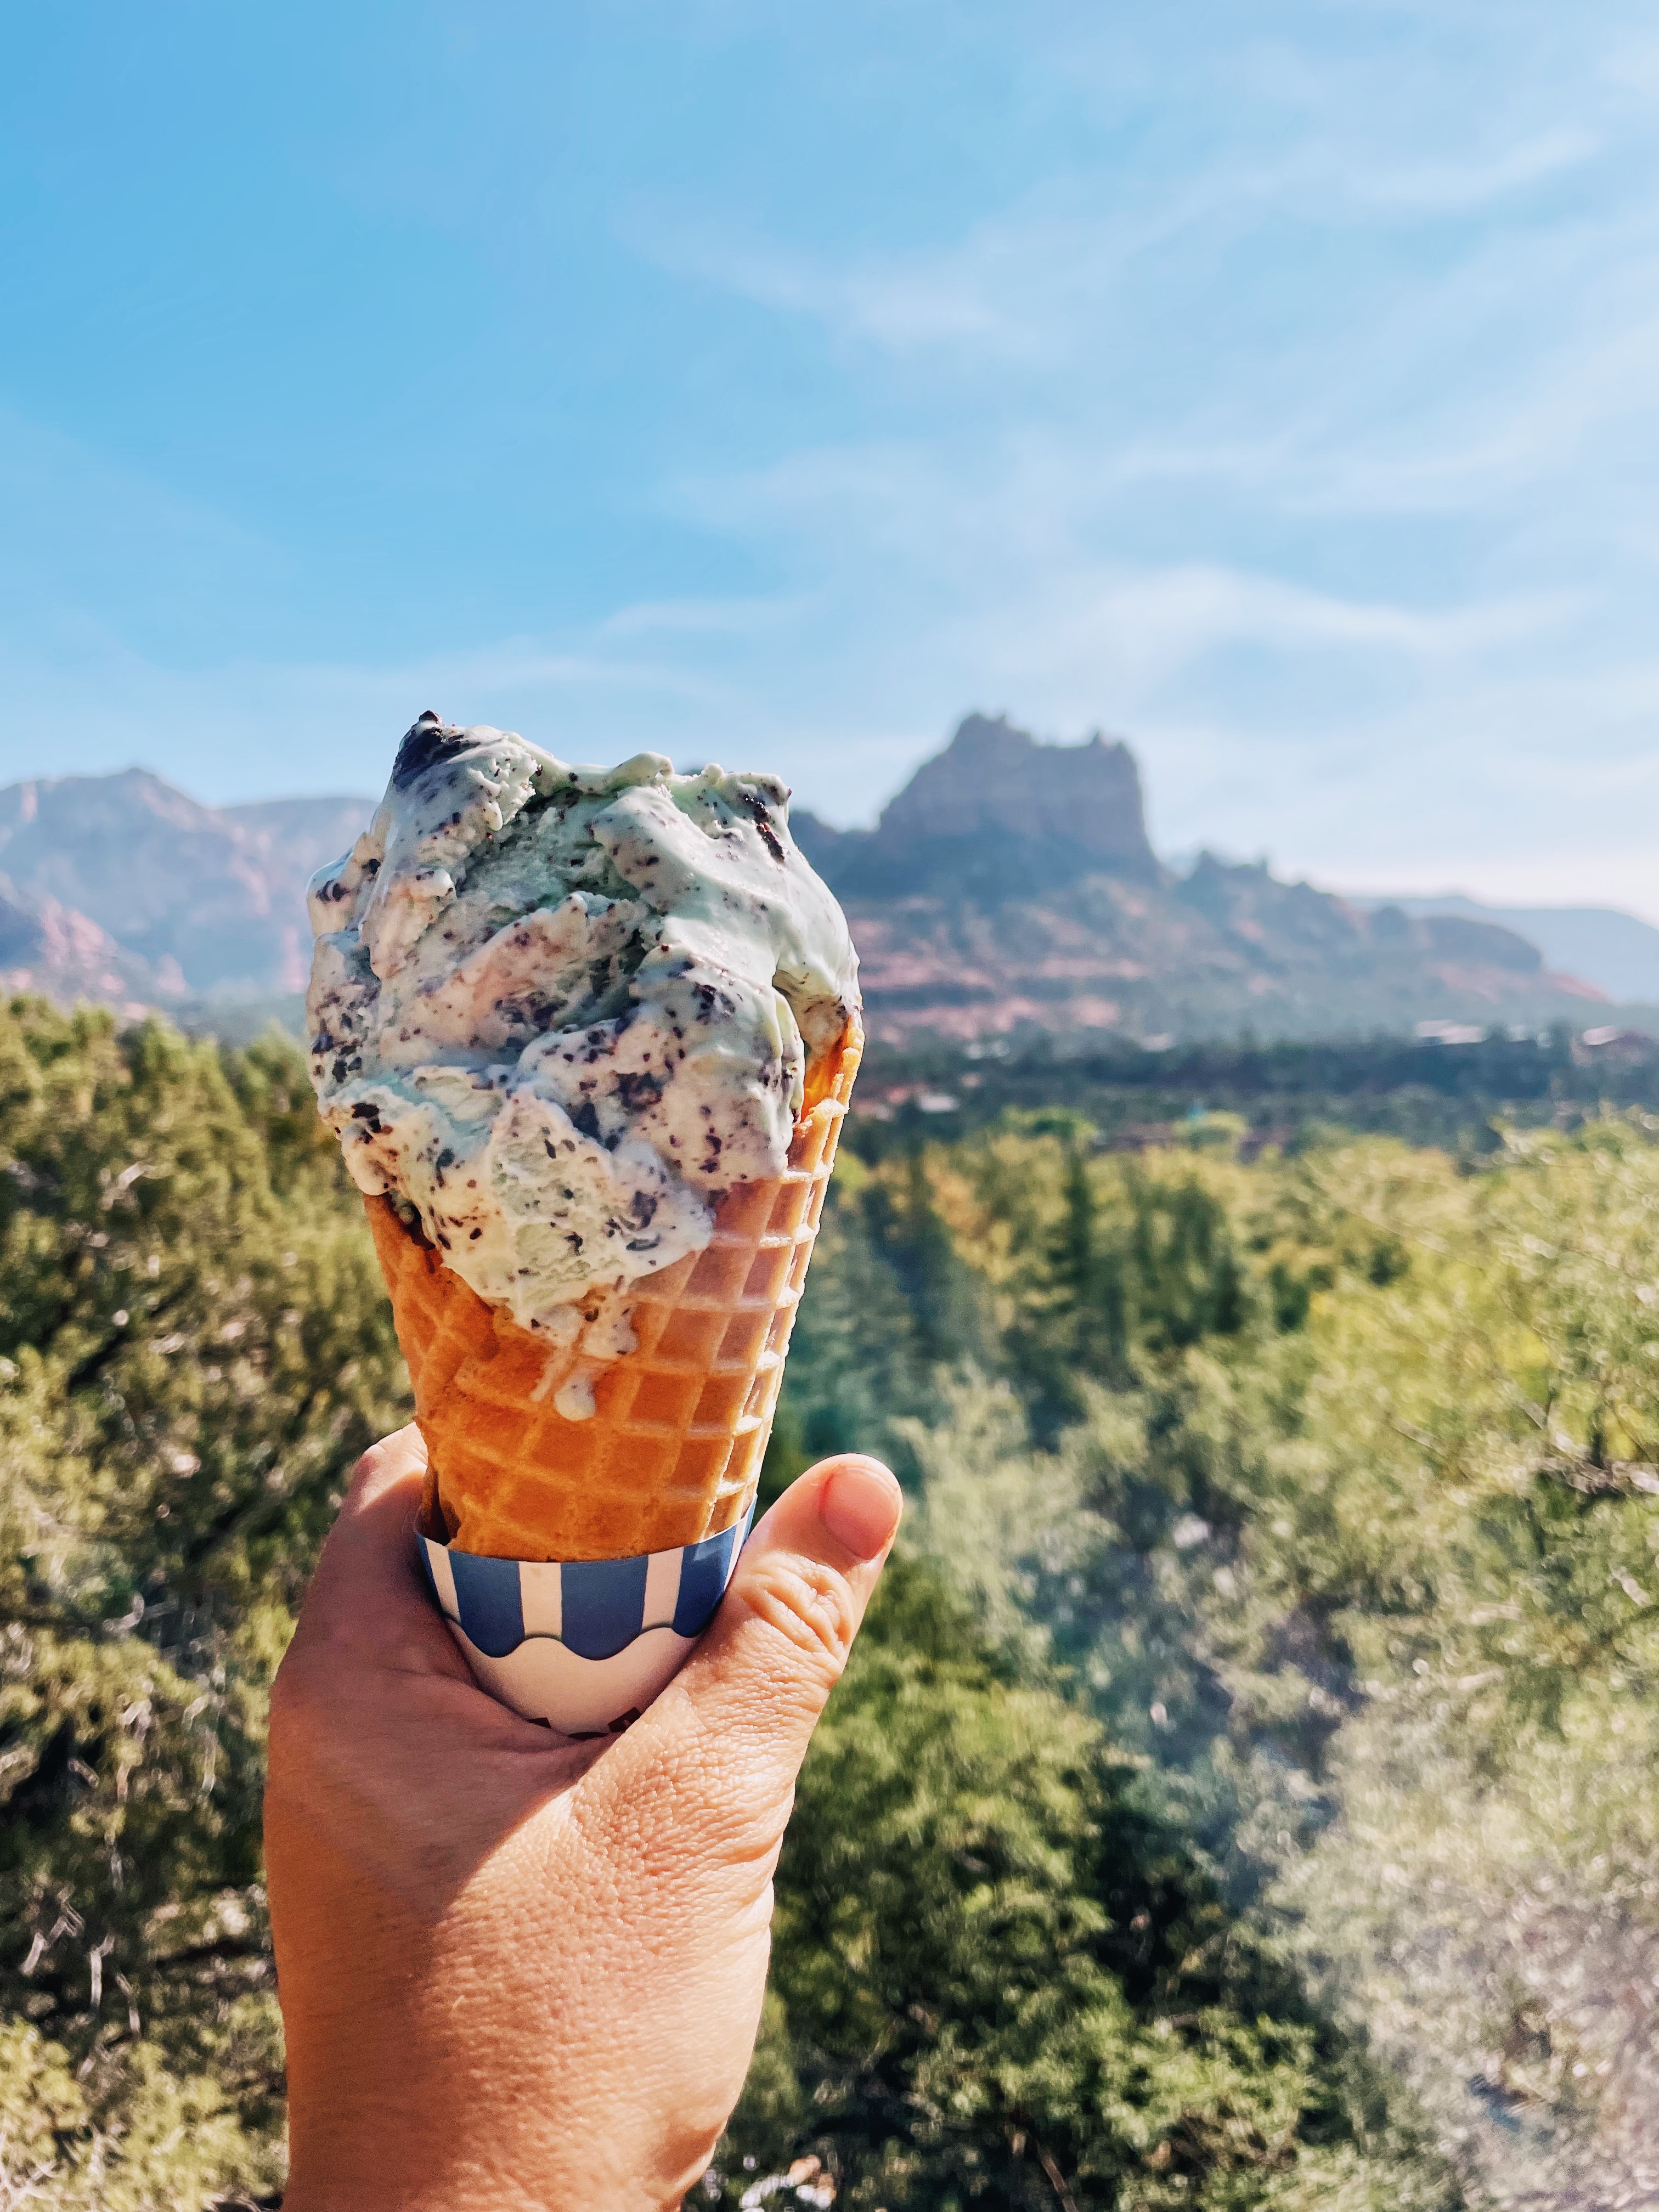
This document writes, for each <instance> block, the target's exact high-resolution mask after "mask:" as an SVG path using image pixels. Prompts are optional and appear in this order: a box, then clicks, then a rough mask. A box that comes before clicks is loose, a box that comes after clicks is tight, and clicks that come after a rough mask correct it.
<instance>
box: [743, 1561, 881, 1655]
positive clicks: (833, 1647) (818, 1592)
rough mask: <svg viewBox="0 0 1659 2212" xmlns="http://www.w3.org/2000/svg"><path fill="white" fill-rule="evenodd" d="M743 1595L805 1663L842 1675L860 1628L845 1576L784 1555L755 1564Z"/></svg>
mask: <svg viewBox="0 0 1659 2212" xmlns="http://www.w3.org/2000/svg"><path fill="white" fill-rule="evenodd" d="M745 1595H747V1598H748V1601H749V1603H750V1607H751V1608H752V1609H753V1611H754V1612H755V1613H757V1614H758V1615H759V1616H760V1618H761V1619H762V1620H764V1621H766V1622H767V1623H768V1624H769V1626H771V1627H773V1628H775V1629H776V1630H777V1631H778V1632H779V1633H780V1634H781V1635H782V1636H786V1637H787V1638H788V1639H789V1641H790V1643H791V1644H793V1646H794V1647H795V1649H796V1650H798V1651H799V1652H800V1653H801V1654H802V1655H803V1656H805V1657H806V1658H809V1659H812V1660H816V1661H817V1662H822V1663H823V1664H824V1665H825V1666H827V1668H829V1671H830V1673H831V1674H832V1675H834V1674H840V1672H841V1670H842V1668H843V1667H844V1666H845V1665H846V1663H847V1654H848V1650H850V1649H851V1646H852V1642H853V1634H854V1629H855V1627H856V1626H857V1621H856V1617H855V1613H854V1604H853V1593H852V1591H851V1590H850V1589H849V1588H848V1584H847V1580H846V1577H844V1576H842V1575H839V1574H837V1573H836V1570H835V1569H834V1568H833V1567H829V1566H826V1565H824V1564H823V1561H822V1560H818V1559H801V1558H798V1557H793V1556H791V1555H790V1554H788V1553H782V1554H778V1555H775V1556H774V1557H772V1558H770V1559H766V1560H763V1561H761V1562H758V1563H757V1567H756V1569H755V1571H754V1574H753V1577H752V1579H751V1581H750V1587H749V1589H748V1590H747V1592H746V1593H745Z"/></svg>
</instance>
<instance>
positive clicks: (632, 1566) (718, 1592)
mask: <svg viewBox="0 0 1659 2212" xmlns="http://www.w3.org/2000/svg"><path fill="white" fill-rule="evenodd" d="M753 1518H754V1507H753V1506H752V1505H751V1506H750V1509H749V1510H748V1512H747V1513H745V1514H744V1516H743V1518H742V1520H741V1521H739V1522H735V1523H734V1524H733V1525H732V1527H731V1528H726V1529H723V1530H722V1531H721V1533H720V1534H719V1535H718V1536H705V1537H704V1538H703V1539H702V1541H701V1542H700V1543H696V1544H686V1545H684V1546H683V1547H681V1548H680V1549H679V1550H678V1551H674V1552H646V1553H640V1554H639V1555H637V1556H636V1557H635V1558H633V1559H580V1560H573V1561H567V1562H565V1563H564V1564H563V1565H560V1564H559V1563H557V1562H556V1561H553V1562H543V1561H540V1560H534V1561H532V1560H528V1559H481V1558H480V1557H479V1556H478V1555H477V1553H473V1552H458V1551H456V1550H454V1549H453V1547H451V1546H449V1545H447V1544H440V1543H435V1541H433V1539H432V1538H431V1537H430V1536H417V1537H416V1544H417V1546H418V1547H419V1550H420V1554H421V1564H422V1567H423V1568H424V1569H425V1571H426V1578H427V1581H428V1584H429V1585H430V1587H431V1590H432V1595H433V1596H434V1597H435V1599H436V1600H437V1601H438V1606H439V1608H440V1610H441V1612H442V1613H443V1616H444V1619H445V1620H447V1622H448V1623H449V1632H450V1634H451V1635H452V1636H453V1638H455V1641H456V1642H457V1644H459V1645H460V1647H461V1650H463V1651H464V1652H465V1654H466V1659H467V1663H468V1665H469V1666H470V1667H471V1669H472V1671H473V1673H474V1674H476V1675H477V1678H478V1680H479V1681H480V1682H481V1683H482V1684H483V1687H484V1688H485V1689H486V1690H488V1691H489V1693H490V1694H491V1696H492V1697H496V1698H499V1699H501V1703H502V1704H503V1705H511V1706H512V1708H513V1711H515V1712H520V1713H522V1714H523V1715H524V1716H525V1717H526V1720H532V1721H545V1722H546V1723H547V1724H548V1726H549V1727H550V1728H551V1729H555V1730H556V1732H557V1733H558V1734H559V1735H565V1736H594V1735H618V1734H620V1733H621V1731H622V1730H623V1729H625V1728H626V1727H627V1726H628V1724H629V1722H630V1721H634V1720H637V1719H638V1717H639V1716H640V1715H641V1713H642V1712H643V1711H645V1709H646V1707H647V1705H649V1704H650V1703H651V1700H652V1699H653V1698H654V1697H656V1696H657V1695H658V1693H659V1692H660V1691H662V1690H663V1689H665V1687H666V1686H667V1685H668V1684H669V1683H670V1682H671V1680H673V1678H674V1676H675V1675H676V1674H678V1672H679V1669H680V1668H681V1667H682V1666H683V1665H684V1662H685V1661H686V1658H687V1657H688V1656H689V1655H690V1651H691V1649H692V1647H693V1645H694V1644H696V1640H697V1638H699V1637H700V1636H701V1635H702V1632H703V1631H704V1629H705V1628H707V1627H708V1624H709V1622H710V1621H711V1620H713V1619H714V1611H715V1608H716V1607H718V1605H719V1604H720V1600H721V1598H722V1597H724V1596H725V1595H726V1584H727V1583H729V1582H730V1581H731V1579H732V1570H733V1569H734V1568H735V1567H736V1565H737V1564H738V1553H739V1552H740V1551H741V1550H742V1549H743V1544H744V1538H745V1537H746V1536H747V1535H748V1534H749V1524H750V1521H751V1520H752V1519H753Z"/></svg>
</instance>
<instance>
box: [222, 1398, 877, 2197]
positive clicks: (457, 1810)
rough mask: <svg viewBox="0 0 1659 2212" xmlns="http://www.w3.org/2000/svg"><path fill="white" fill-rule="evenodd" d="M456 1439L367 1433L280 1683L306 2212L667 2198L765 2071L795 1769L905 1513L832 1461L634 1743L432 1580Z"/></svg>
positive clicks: (294, 2167)
mask: <svg viewBox="0 0 1659 2212" xmlns="http://www.w3.org/2000/svg"><path fill="white" fill-rule="evenodd" d="M424 1468H425V1451H424V1448H423V1446H422V1441H421V1437H420V1434H419V1431H417V1430H416V1429H414V1428H412V1427H410V1428H406V1429H402V1430H400V1431H398V1434H397V1435H396V1436H393V1437H388V1438H387V1439H386V1442H385V1443H381V1444H378V1445H376V1446H375V1447H374V1449H373V1450H372V1451H370V1452H368V1453H367V1454H366V1455H365V1456H364V1458H363V1459H362V1462H361V1463H360V1464H359V1466H358V1468H357V1471H356V1476H355V1477H354V1480H353V1482H352V1486H351V1491H350V1493H349V1496H348V1498H347V1499H346V1502H345V1504H344V1505H343V1507H342V1509H341V1512H340V1517H339V1520H338V1522H337V1525H336V1527H335V1528H334V1530H333V1533H332V1534H331V1536H330V1537H329V1540H328V1542H327V1544H326V1545H325V1547H324V1551H323V1556H322V1559H321V1561H320V1563H319V1566H318V1570H317V1574H316V1577H315V1580H314V1581H313V1584H312V1587H311V1590H310V1593H309V1595H308V1596H307V1600H306V1604H305V1610H304V1612H303V1613H302V1615H301V1620H300V1625H299V1628H298V1630H297V1631H296V1632H295V1638H294V1641H293V1644H292V1645H291V1646H290V1648H289V1653H288V1656H287V1657H286V1658H285V1659H284V1661H283V1665H282V1668H281V1670H280V1672H279V1674H278V1675H277V1678H276V1686H275V1688H274V1690H273V1692H272V1698H271V1718H270V1783H269V1786H268V1788H267V1790H266V1796H265V1851H266V1860H267V1869H268V1878H269V1884H270V1914H271V1926H272V1931H273V1935H274V1937H275V1942H276V1971H277V1983H278V1989H279V1992H280V1995H281V1998H282V2006H283V2022H284V2026H285V2027H286V2030H287V2037H288V2069H289V2142H290V2159H291V2173H290V2180H289V2190H288V2194H287V2195H286V2197H284V2199H283V2203H284V2205H285V2207H286V2212H336V2208H341V2212H343V2208H346V2207H349V2208H350V2212H383V2209H384V2212H393V2208H396V2212H471V2208H474V2207H477V2208H479V2212H486V2208H487V2212H531V2208H535V2212H555V2208H556V2212H565V2208H571V2212H574V2208H577V2207H581V2208H587V2207H597V2206H601V2205H602V2206H604V2207H605V2212H635V2208H638V2212H645V2208H650V2212H658V2208H661V2207H664V2206H669V2205H675V2204H678V2203H679V2201H680V2198H681V2197H682V2196H683V2194H684V2191H686V2190H687V2189H688V2188H689V2187H690V2185H691V2184H692V2183H693V2182H694V2181H695V2180H696V2178H697V2177H698V2175H699V2174H701V2173H702V2171H703V2169H704V2168H705V2166H707V2165H708V2160H709V2158H710V2156H711V2155H712V2154H713V2151H714V2144H715V2142H716V2140H717V2138H718V2137H719V2136H720V2130H721V2129H722V2128H723V2127H724V2125H725V2124H726V2118H727V2117H728V2115H729V2113H730V2112H731V2110H732V2106H733V2105H734V2104H735V2103H736V2101H737V2098H738V2091H739V2090H740V2089H741V2087H742V2086H743V2080H744V2074H745V2072H746V2071H747V2069H748V2065H749V2059H750V2052H751V2051H752V2048H753V2045H754V2039H755V2031H756V2028H757V2024H758V2022H759V2019H760V2008H761V1998H762V1995H763V1990H764V1986H765V1980H766V1966H767V1958H768V1952H769V1942H770V1936H769V1929H770V1922H771V1915H772V1873H773V1869H774V1867H775V1863H776V1860H777V1855H778V1847H779V1845H780V1844H781V1841H782V1838H783V1832H784V1827H785V1826H786V1824H787V1820H788V1818H789V1813H790V1808H791V1805H792V1803H793V1791H794V1781H795V1776H796V1774H797V1772H798V1771H799V1767H800V1763H801V1760H802V1759H803V1758H804V1756H805V1751H806V1747H807V1744H808V1741H810V1739H811V1734H812V1730H813V1728H814V1726H815V1725H816V1723H817V1718H818V1716H819V1714H820V1713H821V1712H822V1711H823V1705H824V1701H825V1699H827V1698H828V1696H829V1692H830V1690H831V1689H832V1688H833V1686H834V1685H835V1683H836V1679H837V1677H838V1676H839V1674H840V1673H841V1670H842V1666H843V1664H844V1663H845V1661H846V1657H847V1653H848V1647H849V1646H850V1644H851V1643H852V1640H853V1637H854V1633H855V1632H856V1631H857V1628H858V1626H859V1622H860V1620H861V1619H862V1617H863V1613H864V1608H865V1607H866V1604H867V1602H868V1601H869V1597H870V1594H871V1592H872V1589H873V1588H874V1586H875V1582H876V1577H877V1576H878V1574H879V1572H880V1571H881V1565H882V1562H883V1560H884V1559H885V1557H886V1554H887V1552H888V1550H889V1548H890V1546H891V1543H892V1541H893V1536H894V1533H895V1531H896V1528H897V1525H898V1518H899V1511H900V1503H901V1501H900V1496H899V1490H898V1486H897V1484H896V1482H895V1481H894V1480H893V1478H892V1476H891V1475H890V1474H889V1473H888V1472H887V1470H886V1469H885V1468H882V1467H879V1466H878V1465H877V1463H876V1462H874V1461H872V1460H864V1459H854V1458H844V1459H836V1460H830V1461H827V1462H824V1463H823V1465H822V1466H819V1467H817V1468H813V1469H812V1470H811V1472H810V1473H809V1474H804V1475H803V1476H802V1477H801V1478H800V1480H799V1481H798V1482H797V1483H795V1484H794V1485H793V1487H792V1488H791V1489H790V1490H788V1491H787V1492H786V1493H785V1495H784V1496H783V1497H782V1498H781V1499H779V1501H778V1503H777V1504H775V1506H773V1508H772V1510H770V1512H769V1513H768V1514H767V1515H766V1516H765V1518H764V1519H763V1521H761V1522H760V1523H759V1524H758V1526H757V1528H756V1529H755V1531H754V1534H752V1535H751V1536H750V1540H749V1542H748V1545H747V1546H746V1547H745V1549H744V1553H743V1555H742V1558H741V1559H740V1560H739V1562H738V1569H737V1571H736V1573H735V1575H734V1576H733V1577H732V1583H731V1587H730V1588H729V1589H728V1590H727V1592H726V1599H725V1602H724V1603H723V1605H722V1606H721V1607H720V1612H719V1613H718V1614H717V1615H716V1616H715V1619H714V1623H713V1625H712V1626H711V1627H710V1629H709V1631H708V1635H707V1637H706V1638H704V1640H703V1642H702V1644H700V1645H699V1647H698V1649H697V1650H696V1651H695V1652H694V1653H693V1654H692V1656H691V1658H690V1661H689V1662H687V1664H686V1666H685V1667H684V1669H683V1670H682V1671H681V1673H680V1674H678V1675H677V1676H676V1678H675V1680H673V1681H672V1682H671V1684H670V1685H669V1686H668V1687H667V1689H665V1691H664V1692H663V1693H662V1695H661V1696H660V1697H659V1699H657V1700H656V1702H655V1704H654V1705H651V1706H650V1707H649V1708H648V1709H647V1711H646V1712H645V1713H644V1714H643V1715H642V1716H641V1718H640V1719H639V1720H638V1721H636V1722H635V1724H634V1726H633V1727H632V1728H631V1729H629V1731H628V1733H627V1734H626V1735H622V1736H617V1737H613V1738H611V1739H609V1740H608V1741H603V1742H599V1743H591V1744H580V1745H573V1746H569V1747H562V1746H560V1745H558V1744H556V1742H554V1741H550V1737H549V1735H548V1731H547V1730H546V1729H544V1728H541V1727H539V1726H538V1725H537V1724H536V1723H533V1722H531V1721H526V1720H521V1719H520V1718H519V1717H518V1716H517V1715H516V1714H514V1713H512V1712H510V1711H507V1708H506V1707H505V1706H504V1705H498V1704H496V1702H495V1699H492V1698H490V1697H489V1696H488V1695H486V1693H485V1692H483V1690H481V1689H479V1688H478V1686H477V1684H476V1683H475V1681H474V1680H473V1679H472V1676H471V1673H470V1672H469V1670H468V1668H467V1666H466V1662H465V1660H464V1659H463V1658H462V1656H461V1654H460V1652H459V1650H458V1649H457V1647H456V1645H455V1644H454V1643H453V1640H452V1638H451V1637H450V1633H449V1631H448V1630H447V1627H446V1626H444V1623H443V1621H442V1620H441V1618H440V1617H439V1614H438V1613H437V1612H436V1610H435V1607H433V1605H432V1603H431V1601H430V1598H429V1597H428V1595H427V1593H426V1591H425V1589H424V1588H423V1587H422V1583H421V1582H420V1579H419V1577H418V1573H417V1571H416V1565H415V1562H414V1553H413V1537H412V1534H411V1530H412V1527H413V1522H414V1517H415V1510H416V1504H417V1503H418V1500H419V1496H420V1487H421V1478H422V1473H423V1471H424Z"/></svg>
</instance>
